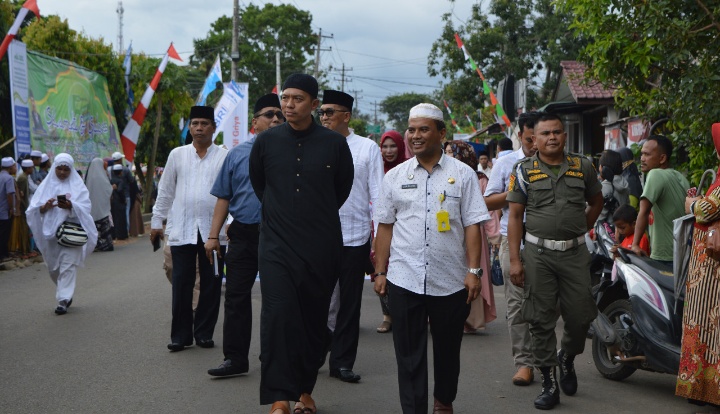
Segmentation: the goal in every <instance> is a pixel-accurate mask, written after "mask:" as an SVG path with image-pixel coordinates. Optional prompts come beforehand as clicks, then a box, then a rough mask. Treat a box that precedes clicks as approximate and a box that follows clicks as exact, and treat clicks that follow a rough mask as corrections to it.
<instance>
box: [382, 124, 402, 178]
mask: <svg viewBox="0 0 720 414" xmlns="http://www.w3.org/2000/svg"><path fill="white" fill-rule="evenodd" d="M386 139H391V140H393V142H394V143H395V145H396V146H397V149H398V151H397V157H395V160H394V161H387V160H385V157H383V166H384V168H385V172H386V173H387V172H388V171H390V170H391V169H392V168H393V167H395V166H396V165H398V164H401V163H403V162H405V160H407V159H408V157H407V156H406V151H407V150H406V148H407V147H406V146H405V142H404V141H403V137H402V135H400V133H399V132H397V131H387V132H385V133H384V134H382V137H381V138H380V146H381V147H382V144H383V142H385V140H386Z"/></svg>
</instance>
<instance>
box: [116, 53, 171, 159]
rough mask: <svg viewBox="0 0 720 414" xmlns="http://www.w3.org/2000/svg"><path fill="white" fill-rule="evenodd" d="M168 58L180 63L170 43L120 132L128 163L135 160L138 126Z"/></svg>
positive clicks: (148, 105) (143, 117)
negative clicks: (130, 116) (131, 114)
mask: <svg viewBox="0 0 720 414" xmlns="http://www.w3.org/2000/svg"><path fill="white" fill-rule="evenodd" d="M169 58H173V59H175V60H179V61H180V62H182V59H180V55H178V53H177V51H176V50H175V46H173V44H172V43H170V47H169V48H168V51H167V53H165V56H163V58H162V61H161V62H160V66H159V67H158V69H157V71H156V72H155V76H153V78H152V81H150V85H149V86H148V88H147V89H146V90H145V93H144V94H143V96H142V99H140V103H139V104H138V106H137V108H136V109H135V112H134V113H133V116H132V118H130V121H128V123H127V125H126V126H125V129H124V130H123V132H122V137H121V141H122V146H123V152H124V153H125V159H126V160H128V162H133V160H134V159H135V147H136V146H137V141H138V137H139V136H140V126H141V125H142V123H143V121H144V120H145V114H146V113H147V109H148V108H149V107H150V101H152V98H153V95H155V90H156V89H157V87H158V85H159V84H160V78H162V75H163V72H165V68H166V67H167V64H168V59H169Z"/></svg>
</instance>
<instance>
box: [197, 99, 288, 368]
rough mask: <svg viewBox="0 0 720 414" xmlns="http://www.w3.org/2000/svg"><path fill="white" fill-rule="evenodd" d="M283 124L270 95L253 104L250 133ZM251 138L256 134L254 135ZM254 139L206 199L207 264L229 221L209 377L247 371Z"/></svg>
mask: <svg viewBox="0 0 720 414" xmlns="http://www.w3.org/2000/svg"><path fill="white" fill-rule="evenodd" d="M284 121H285V117H284V116H283V114H282V112H281V111H280V99H278V96H277V95H276V94H274V93H269V94H267V95H264V96H262V97H260V99H258V100H257V102H255V108H254V112H253V118H252V125H253V128H255V132H256V134H260V133H262V132H263V131H265V130H268V129H270V128H272V127H275V126H278V125H280V124H281V123H283V122H284ZM255 137H257V135H256V136H255ZM255 137H253V138H252V139H250V140H249V141H246V142H242V143H240V144H239V145H237V146H236V147H235V148H233V149H231V150H230V152H228V155H227V157H226V158H225V161H224V162H223V165H222V168H221V169H220V172H219V173H218V175H217V178H216V179H215V184H213V187H212V190H210V194H212V195H214V196H215V197H217V203H215V211H214V212H213V218H212V225H211V226H210V237H208V240H207V242H205V253H206V254H207V258H208V260H210V263H213V252H217V256H218V258H222V257H223V251H222V248H221V246H220V230H221V228H222V227H223V226H224V225H225V221H226V220H227V217H228V213H230V214H231V215H232V218H233V221H232V223H230V226H229V227H228V229H227V236H228V239H230V241H229V242H228V250H227V254H226V255H225V258H224V259H225V265H226V266H227V274H226V276H225V280H226V282H225V320H224V321H223V354H224V356H225V359H224V360H223V362H222V363H221V364H220V366H218V367H217V368H213V369H210V370H208V374H209V375H211V376H214V377H228V376H233V375H240V374H244V373H246V372H248V369H249V361H248V352H249V351H250V337H251V332H252V306H251V302H250V295H251V292H252V287H253V285H254V284H255V276H256V275H257V273H258V238H259V237H260V232H259V229H258V226H259V224H260V200H258V198H257V196H255V192H254V191H253V188H252V185H251V184H250V166H249V158H250V150H251V149H252V146H253V144H254V143H255Z"/></svg>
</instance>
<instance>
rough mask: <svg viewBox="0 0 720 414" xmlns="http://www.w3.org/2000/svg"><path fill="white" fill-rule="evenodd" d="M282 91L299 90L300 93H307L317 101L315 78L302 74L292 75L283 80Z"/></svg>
mask: <svg viewBox="0 0 720 414" xmlns="http://www.w3.org/2000/svg"><path fill="white" fill-rule="evenodd" d="M282 88H283V90H285V89H288V88H295V89H300V90H301V91H304V92H307V93H308V95H310V97H311V98H313V99H317V96H318V83H317V80H315V78H313V77H312V76H310V75H306V74H304V73H293V74H292V75H290V76H288V78H287V79H285V83H283V87H282Z"/></svg>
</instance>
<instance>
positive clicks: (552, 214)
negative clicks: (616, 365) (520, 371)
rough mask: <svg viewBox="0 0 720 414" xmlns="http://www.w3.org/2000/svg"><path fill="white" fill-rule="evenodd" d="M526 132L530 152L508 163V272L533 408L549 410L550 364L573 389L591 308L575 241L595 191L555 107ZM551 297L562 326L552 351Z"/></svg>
mask: <svg viewBox="0 0 720 414" xmlns="http://www.w3.org/2000/svg"><path fill="white" fill-rule="evenodd" d="M533 140H535V144H536V145H537V149H538V152H537V154H535V155H533V156H532V157H528V158H524V159H522V160H520V161H519V162H518V163H517V164H516V165H515V167H514V172H513V173H512V175H511V177H510V185H509V188H508V191H509V193H508V195H507V201H508V202H509V204H510V214H509V222H508V243H509V247H510V278H511V280H512V283H513V284H514V285H517V286H521V287H523V288H524V294H523V304H522V315H523V318H524V319H525V320H526V321H528V323H529V324H530V334H531V335H532V350H533V358H534V360H535V366H536V367H538V368H539V369H540V372H541V374H542V392H541V394H540V395H539V396H538V397H537V398H536V399H535V408H538V409H543V410H549V409H551V408H553V407H554V406H555V405H556V404H558V403H559V402H560V392H559V391H558V382H557V380H556V377H555V366H557V365H560V389H562V391H563V393H565V395H573V394H575V392H576V391H577V376H576V375H575V368H574V365H573V363H574V358H575V355H578V354H581V353H582V352H583V350H584V348H585V334H586V333H587V330H588V327H589V326H590V323H591V322H592V321H593V319H595V316H596V315H597V308H596V306H595V303H594V301H593V298H592V295H591V293H590V271H589V268H590V253H589V252H588V250H587V248H586V247H585V246H584V245H583V244H584V243H585V238H584V234H585V232H587V231H588V229H590V228H591V227H592V225H593V223H595V220H597V217H598V215H599V214H600V211H601V210H602V206H603V198H602V192H601V184H600V182H599V181H598V179H597V172H596V171H595V168H594V167H593V166H592V164H591V163H590V161H588V160H587V159H586V158H585V157H584V156H582V155H579V154H568V153H566V152H565V140H566V133H565V129H564V127H563V124H562V121H561V120H560V118H559V117H558V116H557V115H555V114H548V113H544V114H541V115H540V116H539V117H538V120H537V122H536V124H535V131H534V134H533ZM586 202H587V206H586ZM523 215H526V220H525V234H524V235H523ZM523 238H524V241H525V248H524V249H523V251H522V255H521V253H520V242H521V239H523ZM523 264H524V266H525V268H524V269H523ZM558 300H559V302H560V311H561V314H562V317H563V320H564V322H565V330H564V332H563V338H562V342H561V347H560V351H559V352H558V353H557V356H556V355H555V352H556V345H557V338H556V337H555V325H556V324H557V318H558V316H557V313H556V306H557V303H558Z"/></svg>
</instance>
